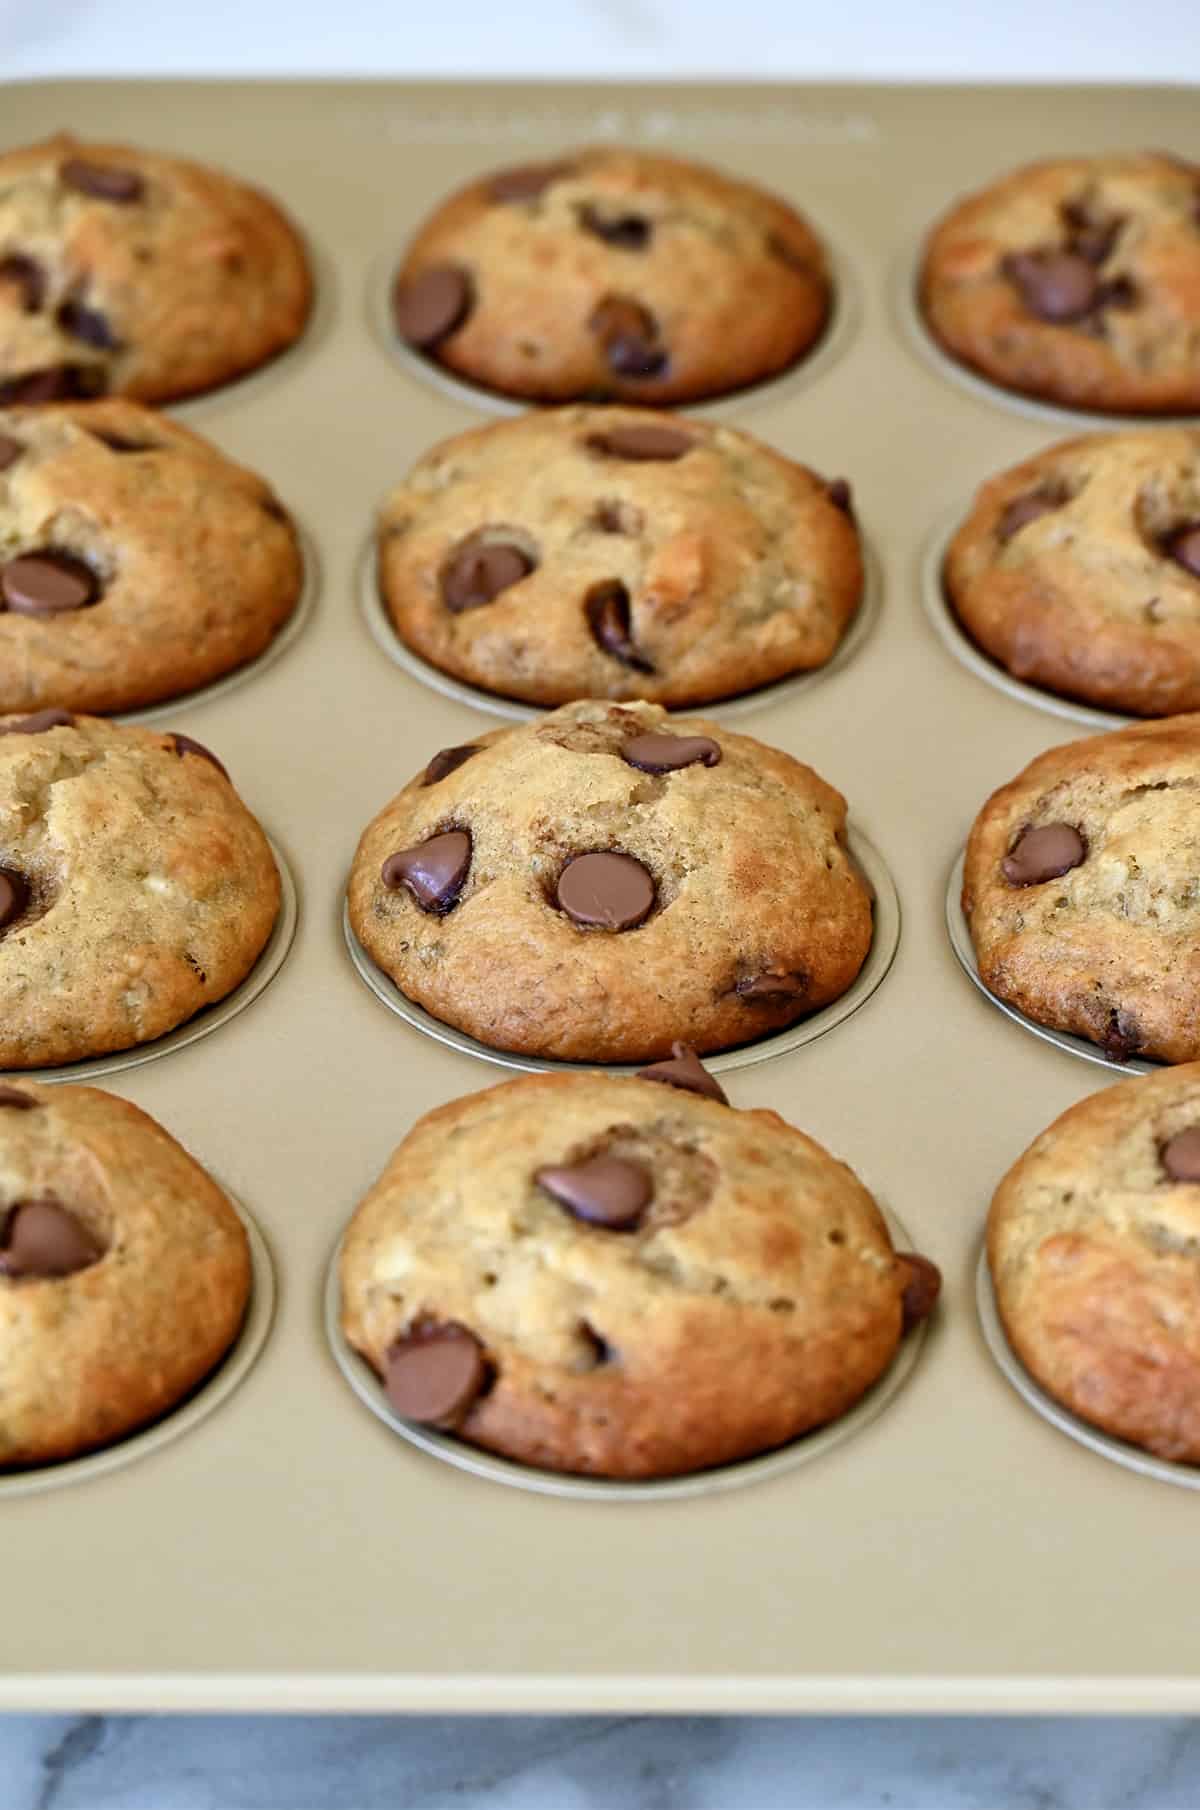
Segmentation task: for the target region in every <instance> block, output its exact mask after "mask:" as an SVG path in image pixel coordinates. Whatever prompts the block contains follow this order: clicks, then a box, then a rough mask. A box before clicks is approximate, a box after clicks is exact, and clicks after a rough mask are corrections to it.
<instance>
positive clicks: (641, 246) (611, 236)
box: [578, 202, 654, 251]
mask: <svg viewBox="0 0 1200 1810" xmlns="http://www.w3.org/2000/svg"><path fill="white" fill-rule="evenodd" d="M578 219H579V224H580V226H582V228H583V230H584V232H587V233H591V234H592V235H593V237H594V238H597V239H603V240H604V243H605V244H606V245H616V246H619V247H620V249H621V250H622V251H645V249H646V247H647V245H649V243H650V238H651V235H652V233H653V231H654V228H653V226H652V224H651V222H650V221H649V220H647V219H646V218H645V217H644V216H643V215H642V214H602V213H601V212H600V209H599V208H598V207H593V205H592V204H591V202H586V203H585V204H584V206H583V207H581V208H580V209H579V210H578Z"/></svg>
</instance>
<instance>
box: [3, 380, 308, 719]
mask: <svg viewBox="0 0 1200 1810" xmlns="http://www.w3.org/2000/svg"><path fill="white" fill-rule="evenodd" d="M303 577H304V568H303V560H302V558H301V554H300V548H299V544H298V542H297V539H296V532H295V529H294V528H293V527H292V525H291V522H290V521H289V520H288V516H287V513H286V511H285V510H284V509H283V508H282V506H281V505H280V504H279V503H278V502H277V500H276V498H275V497H274V495H273V494H272V492H271V490H270V489H269V488H268V486H267V485H266V484H264V483H263V481H262V479H261V478H258V477H256V476H255V475H254V473H253V472H250V471H246V470H245V469H244V468H243V467H242V466H240V465H235V464H233V462H232V461H231V460H229V459H226V458H225V457H224V455H223V454H222V453H220V452H218V451H217V449H216V447H215V446H212V445H210V444H209V442H208V441H207V440H202V439H200V437H199V436H198V435H196V434H192V433H189V432H188V430H187V429H186V428H184V427H180V426H178V425H177V424H176V423H175V422H174V421H170V420H168V419H167V418H166V416H163V415H156V414H154V413H153V412H152V411H151V410H150V409H147V408H144V407H143V406H142V405H141V404H140V403H136V402H126V401H124V400H121V399H118V398H113V399H112V400H111V401H107V402H85V403H74V404H65V405H64V406H62V407H61V408H56V409H6V410H0V710H5V711H14V710H25V711H29V710H40V709H42V708H44V707H46V706H59V707H61V708H63V709H66V710H86V711H113V710H131V709H135V708H137V707H138V706H140V705H145V704H153V703H157V702H159V701H160V700H161V699H164V698H170V697H175V696H178V695H179V693H181V692H185V691H190V690H192V689H194V688H195V687H196V686H198V685H204V684H207V683H208V682H209V681H210V680H212V679H216V678H219V677H220V676H221V675H222V674H224V673H227V672H230V671H232V670H233V669H234V668H235V667H238V666H242V665H244V664H245V662H246V661H247V660H251V659H253V658H254V657H255V656H256V655H258V654H260V653H262V652H263V650H264V649H265V648H266V647H267V646H268V644H269V643H270V641H271V640H272V638H273V637H274V635H275V634H276V633H277V632H278V630H279V629H280V628H281V627H282V626H283V624H284V623H285V622H286V621H287V619H288V617H289V616H290V615H291V613H292V611H293V610H294V609H295V607H296V604H297V602H298V600H299V597H300V591H301V587H302V584H303Z"/></svg>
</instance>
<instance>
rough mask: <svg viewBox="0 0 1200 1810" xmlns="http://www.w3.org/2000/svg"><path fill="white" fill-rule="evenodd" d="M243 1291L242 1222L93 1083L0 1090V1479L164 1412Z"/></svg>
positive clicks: (236, 1314)
mask: <svg viewBox="0 0 1200 1810" xmlns="http://www.w3.org/2000/svg"><path fill="white" fill-rule="evenodd" d="M249 1296H250V1252H249V1246H248V1243H247V1239H246V1233H245V1231H244V1229H243V1227H242V1224H241V1221H240V1220H239V1218H238V1216H237V1214H236V1213H235V1212H234V1210H233V1208H232V1207H231V1206H230V1204H229V1202H228V1200H227V1199H226V1198H225V1195H224V1194H223V1193H222V1192H221V1190H220V1188H218V1187H217V1185H216V1183H215V1182H214V1181H213V1180H212V1179H211V1177H210V1176H209V1175H207V1174H206V1172H205V1171H204V1170H203V1169H202V1168H201V1167H200V1165H199V1163H197V1162H194V1161H193V1159H192V1158H191V1157H190V1156H189V1155H188V1154H187V1152H186V1151H185V1150H183V1149H181V1148H180V1146H179V1145H178V1144H177V1143H176V1142H175V1140H174V1138H172V1137H170V1136H168V1134H167V1133H166V1132H165V1131H164V1130H163V1128H162V1126H161V1125H157V1124H156V1123H155V1122H154V1120H153V1119H151V1118H149V1117H147V1115H146V1114H145V1113H144V1112H139V1110H138V1108H137V1107H136V1106H131V1105H130V1104H129V1102H128V1101H126V1100H118V1099H117V1098H116V1096H115V1095H113V1094H107V1093H101V1092H100V1091H99V1090H98V1089H97V1088H94V1087H63V1086H58V1087H44V1086H38V1085H37V1084H36V1083H35V1082H32V1081H26V1080H24V1079H22V1081H21V1082H20V1084H19V1086H0V1469H11V1468H13V1467H14V1466H18V1465H31V1464H44V1463H47V1462H49V1461H51V1460H54V1459H64V1458H74V1457H77V1456H79V1455H80V1454H82V1453H84V1452H88V1451H91V1450H93V1449H94V1448H95V1447H97V1446H105V1445H111V1444H112V1443H113V1442H114V1441H116V1440H118V1439H122V1438H124V1437H125V1436H126V1434H128V1433H132V1432H135V1431H136V1430H137V1428H139V1427H141V1426H144V1425H145V1423H146V1422H147V1421H151V1420H154V1419H156V1418H157V1417H158V1416H159V1415H161V1414H165V1413H166V1412H167V1411H168V1410H169V1409H171V1408H173V1407H175V1406H176V1405H177V1404H178V1403H179V1402H180V1401H181V1400H182V1399H183V1397H184V1396H186V1395H188V1394H189V1393H190V1392H191V1390H192V1389H194V1388H195V1387H196V1385H197V1384H198V1383H200V1382H202V1381H203V1379H204V1378H205V1377H206V1376H207V1375H208V1373H209V1372H210V1371H211V1370H212V1369H213V1368H214V1367H215V1366H216V1365H217V1364H218V1363H219V1362H220V1360H221V1359H222V1358H223V1357H224V1356H225V1354H226V1352H227V1351H228V1350H229V1348H230V1346H231V1345H232V1344H233V1341H234V1340H235V1338H236V1337H237V1334H238V1331H239V1329H240V1327H241V1324H242V1320H243V1317H244V1315H245V1311H246V1306H247V1302H248V1300H249Z"/></svg>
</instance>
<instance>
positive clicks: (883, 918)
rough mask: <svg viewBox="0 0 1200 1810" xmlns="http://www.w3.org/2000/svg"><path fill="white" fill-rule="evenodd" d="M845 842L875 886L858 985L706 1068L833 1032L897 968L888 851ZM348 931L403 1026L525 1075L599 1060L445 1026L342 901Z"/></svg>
mask: <svg viewBox="0 0 1200 1810" xmlns="http://www.w3.org/2000/svg"><path fill="white" fill-rule="evenodd" d="M846 841H847V844H848V846H849V849H850V853H851V854H852V855H853V857H854V860H855V863H856V864H857V866H858V869H859V872H860V873H861V874H862V875H863V876H864V878H865V879H866V881H867V884H868V886H869V887H870V889H871V912H872V929H871V947H870V948H869V950H868V951H867V959H866V960H865V961H864V963H863V965H862V967H861V968H860V969H859V971H858V974H857V976H856V977H855V979H854V981H853V983H852V984H851V985H850V986H849V987H847V989H846V991H845V992H844V993H843V994H841V995H840V996H839V998H837V999H835V1000H833V1001H832V1003H831V1004H830V1005H827V1006H822V1007H821V1009H820V1010H819V1011H817V1012H810V1013H809V1014H808V1016H807V1017H805V1018H800V1019H798V1020H797V1021H796V1023H795V1024H790V1025H789V1026H788V1027H787V1029H786V1030H784V1031H776V1032H775V1033H774V1034H773V1035H772V1036H770V1037H758V1038H756V1039H755V1040H754V1042H753V1043H743V1044H739V1045H738V1046H737V1048H736V1049H730V1050H719V1051H717V1053H716V1054H715V1055H711V1056H705V1058H704V1066H705V1068H708V1069H711V1070H712V1072H713V1073H714V1074H723V1073H725V1072H726V1071H727V1070H729V1069H734V1068H749V1067H751V1066H752V1065H753V1064H754V1063H756V1062H769V1061H770V1060H771V1058H772V1057H773V1056H785V1055H787V1054H788V1052H789V1051H791V1050H798V1049H802V1048H803V1047H804V1045H805V1044H808V1043H815V1042H816V1040H817V1038H818V1037H823V1036H824V1035H825V1033H826V1032H827V1031H832V1030H833V1028H834V1026H835V1025H839V1024H843V1023H844V1022H845V1021H846V1019H847V1018H849V1017H851V1016H852V1014H853V1013H855V1012H857V1011H858V1009H859V1007H860V1006H863V1005H865V1004H866V1002H867V1000H868V999H870V997H871V995H872V993H874V991H875V989H876V987H878V986H879V984H880V983H881V981H882V980H883V978H884V976H885V975H886V974H887V971H888V969H889V968H890V967H891V965H892V962H893V960H894V958H895V954H896V949H897V946H898V944H899V942H900V900H899V897H898V896H897V893H896V887H895V884H894V882H893V880H892V876H891V874H890V873H889V872H888V870H887V864H886V863H885V861H884V859H883V856H882V855H881V854H880V853H879V850H878V849H877V848H876V847H875V845H874V843H872V842H869V841H868V840H867V838H866V837H865V836H864V835H863V833H862V831H861V830H859V829H856V828H854V827H853V825H852V826H850V828H849V829H848V831H847V835H846ZM342 934H343V936H344V937H345V939H346V948H347V950H348V952H349V955H350V960H351V961H352V962H353V964H354V969H355V972H356V973H357V974H358V976H359V978H360V979H361V980H364V981H365V982H366V983H367V985H368V987H370V989H371V991H372V993H373V994H374V995H375V997H376V999H379V1000H382V1002H383V1004H384V1005H385V1006H387V1008H388V1010H389V1011H391V1012H394V1013H395V1014H396V1016H397V1018H402V1019H403V1020H404V1022H405V1024H408V1025H411V1026H412V1028H413V1029H414V1030H416V1031H423V1032H424V1033H425V1035H426V1036H427V1037H433V1038H435V1039H436V1041H437V1042H438V1043H445V1044H448V1045H449V1047H450V1048H451V1049H454V1050H460V1051H461V1052H462V1054H463V1055H465V1056H477V1057H479V1058H480V1059H481V1060H482V1061H484V1062H495V1063H497V1064H499V1066H500V1067H501V1068H515V1069H519V1070H521V1071H522V1072H523V1073H526V1074H572V1073H574V1074H586V1073H588V1072H589V1071H592V1070H594V1069H596V1068H598V1067H600V1066H601V1065H600V1064H599V1063H595V1062H560V1061H556V1060H555V1059H553V1058H552V1057H544V1056H525V1055H520V1054H518V1053H517V1052H515V1051H512V1050H499V1049H493V1048H492V1046H491V1045H490V1044H487V1043H481V1042H480V1041H479V1040H478V1038H475V1037H468V1036H467V1034H466V1032H465V1031H459V1030H456V1029H455V1027H454V1026H453V1025H450V1024H444V1023H443V1022H442V1020H441V1019H440V1018H435V1017H434V1016H433V1014H432V1013H431V1012H426V1011H425V1010H424V1008H423V1007H421V1006H419V1005H417V1003H416V1001H415V1000H412V999H410V998H409V997H408V995H407V994H406V993H404V992H402V991H401V990H400V988H399V987H398V986H397V985H396V983H395V981H394V980H392V979H391V978H390V976H389V975H387V974H385V973H384V972H383V970H382V968H380V967H379V966H378V964H377V963H376V962H374V961H373V960H372V959H371V957H370V956H369V955H368V954H367V951H366V950H365V949H364V948H363V946H362V944H361V943H360V942H359V940H358V938H357V936H356V935H355V934H354V931H353V929H352V928H351V924H350V912H349V908H348V907H347V905H346V903H345V902H344V901H343V904H342ZM645 1066H646V1064H645V1063H644V1062H635V1063H625V1064H622V1063H619V1062H611V1063H605V1064H604V1065H603V1067H604V1071H605V1073H606V1074H610V1075H636V1074H637V1072H638V1070H639V1069H640V1068H645Z"/></svg>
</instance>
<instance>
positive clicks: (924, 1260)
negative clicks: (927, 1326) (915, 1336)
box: [896, 1251, 942, 1332]
mask: <svg viewBox="0 0 1200 1810" xmlns="http://www.w3.org/2000/svg"><path fill="white" fill-rule="evenodd" d="M896 1261H897V1263H899V1264H900V1266H901V1270H902V1272H903V1274H904V1278H905V1280H904V1292H903V1294H902V1295H901V1297H900V1304H901V1311H902V1314H903V1320H902V1322H901V1330H902V1332H911V1331H912V1329H913V1327H914V1326H917V1325H919V1324H920V1322H921V1321H922V1320H927V1319H928V1318H929V1316H930V1314H931V1313H932V1312H933V1309H934V1306H935V1304H936V1302H937V1298H938V1296H939V1295H940V1294H941V1292H942V1272H941V1271H940V1270H939V1268H938V1266H937V1264H936V1263H930V1261H929V1259H928V1257H919V1256H918V1255H917V1253H916V1252H915V1251H897V1252H896Z"/></svg>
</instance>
